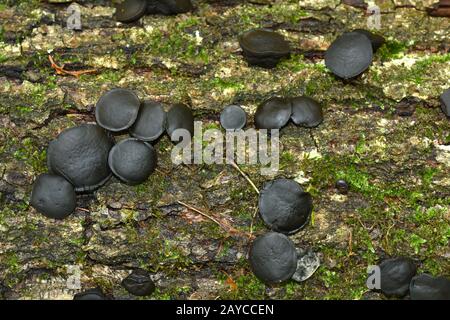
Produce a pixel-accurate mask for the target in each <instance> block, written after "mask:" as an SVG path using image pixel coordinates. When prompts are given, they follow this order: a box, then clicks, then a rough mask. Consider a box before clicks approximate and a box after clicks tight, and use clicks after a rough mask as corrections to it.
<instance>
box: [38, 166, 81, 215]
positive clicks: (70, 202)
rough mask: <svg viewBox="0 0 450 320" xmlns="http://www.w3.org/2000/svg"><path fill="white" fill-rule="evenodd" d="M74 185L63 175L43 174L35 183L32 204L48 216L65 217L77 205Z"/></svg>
mask: <svg viewBox="0 0 450 320" xmlns="http://www.w3.org/2000/svg"><path fill="white" fill-rule="evenodd" d="M76 202H77V201H76V195H75V190H74V189H73V186H72V185H71V184H70V183H69V182H68V181H67V180H66V179H64V178H63V177H60V176H56V175H52V174H46V173H45V174H41V175H40V176H39V177H38V178H37V179H36V181H35V182H34V185H33V191H32V193H31V202H30V203H31V205H32V206H33V207H34V208H35V209H36V210H37V211H39V212H40V213H42V214H43V215H44V216H46V217H48V218H53V219H64V218H65V217H67V216H68V215H70V214H71V213H72V212H73V211H74V210H75V207H76V205H77V203H76Z"/></svg>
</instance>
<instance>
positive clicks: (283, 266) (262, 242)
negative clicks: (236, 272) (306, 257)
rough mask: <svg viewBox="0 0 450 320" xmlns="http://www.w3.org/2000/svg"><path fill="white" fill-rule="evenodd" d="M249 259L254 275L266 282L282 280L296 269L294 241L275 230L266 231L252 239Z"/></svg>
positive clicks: (288, 277)
mask: <svg viewBox="0 0 450 320" xmlns="http://www.w3.org/2000/svg"><path fill="white" fill-rule="evenodd" d="M249 260H250V266H251V268H252V270H253V273H254V274H255V276H256V277H257V278H258V279H260V280H261V281H263V282H264V283H267V284H276V283H280V282H284V281H286V280H288V279H290V278H291V277H292V275H293V274H294V272H295V270H296V269H297V251H296V250H295V247H294V243H293V242H292V241H291V240H290V239H289V238H288V237H286V236H285V235H284V234H281V233H276V232H269V233H266V234H264V235H262V236H259V237H257V238H256V239H255V240H254V241H253V243H252V246H251V248H250V253H249Z"/></svg>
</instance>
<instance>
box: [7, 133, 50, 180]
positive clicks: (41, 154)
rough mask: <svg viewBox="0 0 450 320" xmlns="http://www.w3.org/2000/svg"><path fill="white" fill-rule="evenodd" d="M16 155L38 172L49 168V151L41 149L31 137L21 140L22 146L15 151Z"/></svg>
mask: <svg viewBox="0 0 450 320" xmlns="http://www.w3.org/2000/svg"><path fill="white" fill-rule="evenodd" d="M14 157H15V158H16V159H17V160H20V161H23V162H24V163H25V164H26V165H27V166H29V167H31V168H32V169H33V171H34V172H35V173H36V174H39V173H42V172H45V171H46V170H47V152H46V150H40V149H39V147H38V146H37V144H36V143H35V142H34V141H33V140H32V139H31V138H25V139H23V140H22V141H21V146H20V147H19V148H18V149H17V150H16V151H15V152H14Z"/></svg>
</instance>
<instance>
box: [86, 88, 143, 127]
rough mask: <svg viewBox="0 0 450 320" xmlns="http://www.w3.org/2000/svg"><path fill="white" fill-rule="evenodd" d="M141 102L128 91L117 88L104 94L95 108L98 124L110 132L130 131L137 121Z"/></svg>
mask: <svg viewBox="0 0 450 320" xmlns="http://www.w3.org/2000/svg"><path fill="white" fill-rule="evenodd" d="M140 105H141V101H140V100H139V98H138V97H137V96H136V94H135V93H134V92H133V91H131V90H128V89H121V88H116V89H112V90H109V91H108V92H106V93H104V94H103V95H102V96H101V97H100V99H99V100H98V102H97V104H96V106H95V118H96V120H97V123H98V124H99V125H100V126H102V127H103V128H105V129H108V130H110V131H114V132H117V131H122V130H125V129H128V128H129V127H131V126H132V125H133V123H134V122H135V121H136V118H137V116H138V114H139V107H140Z"/></svg>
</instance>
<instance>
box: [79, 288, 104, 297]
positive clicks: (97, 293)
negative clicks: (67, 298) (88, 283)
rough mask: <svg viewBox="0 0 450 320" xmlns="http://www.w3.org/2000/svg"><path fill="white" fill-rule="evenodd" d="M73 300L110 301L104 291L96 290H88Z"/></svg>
mask: <svg viewBox="0 0 450 320" xmlns="http://www.w3.org/2000/svg"><path fill="white" fill-rule="evenodd" d="M73 300H108V299H107V298H106V296H105V295H104V293H103V292H102V290H100V289H98V288H95V289H88V290H86V291H84V292H80V293H77V294H76V295H75V296H74V297H73Z"/></svg>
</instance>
